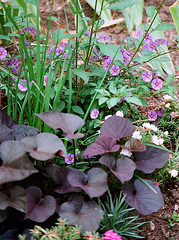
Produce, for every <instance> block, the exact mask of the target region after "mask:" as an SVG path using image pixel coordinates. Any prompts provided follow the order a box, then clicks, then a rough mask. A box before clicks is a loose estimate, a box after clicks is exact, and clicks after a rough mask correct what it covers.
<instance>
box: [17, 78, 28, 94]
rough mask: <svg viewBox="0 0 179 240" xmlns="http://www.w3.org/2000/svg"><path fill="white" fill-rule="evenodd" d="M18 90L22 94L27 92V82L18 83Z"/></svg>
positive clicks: (21, 80)
mask: <svg viewBox="0 0 179 240" xmlns="http://www.w3.org/2000/svg"><path fill="white" fill-rule="evenodd" d="M18 88H19V90H20V91H21V92H26V91H27V81H26V80H23V79H20V81H19V83H18Z"/></svg>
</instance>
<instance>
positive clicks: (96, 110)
mask: <svg viewBox="0 0 179 240" xmlns="http://www.w3.org/2000/svg"><path fill="white" fill-rule="evenodd" d="M98 115H99V111H98V109H93V110H92V111H91V114H90V117H91V118H92V119H95V118H97V117H98Z"/></svg>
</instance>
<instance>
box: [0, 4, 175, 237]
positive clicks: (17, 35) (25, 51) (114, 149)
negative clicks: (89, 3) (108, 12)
mask: <svg viewBox="0 0 179 240" xmlns="http://www.w3.org/2000/svg"><path fill="white" fill-rule="evenodd" d="M26 2H30V3H31V4H32V5H33V6H34V7H35V9H36V11H35V13H34V14H36V16H35V15H34V14H29V13H28V10H27V9H24V11H19V14H18V15H16V16H15V17H14V16H13V15H12V14H11V13H10V12H9V8H12V9H19V10H22V9H21V7H20V6H19V5H18V4H15V5H14V4H9V3H8V2H7V3H6V2H1V3H0V7H1V8H2V9H3V13H4V14H6V17H7V21H8V22H7V23H8V24H7V26H8V27H9V26H10V27H11V31H12V32H11V33H9V32H8V34H10V35H9V36H10V37H11V38H12V39H13V40H14V42H15V44H14V45H15V51H14V52H13V53H12V52H9V50H8V47H5V46H1V47H0V81H1V82H0V89H1V91H3V92H4V94H5V95H6V96H7V106H6V107H5V108H4V109H2V110H1V111H0V143H1V144H0V161H1V166H0V172H1V173H0V200H1V201H0V202H1V203H0V222H2V223H3V221H5V219H6V218H7V217H8V214H9V211H8V209H9V208H14V209H16V210H18V211H20V212H22V213H23V214H24V215H23V217H24V220H27V219H30V220H32V221H34V222H35V223H43V222H45V221H46V220H48V219H49V218H50V217H51V216H54V215H56V216H58V217H60V218H61V220H59V225H58V226H61V227H62V228H63V225H60V224H62V222H63V221H64V220H65V221H64V229H61V227H60V228H59V227H57V228H54V229H55V230H54V229H53V233H52V236H51V237H53V239H58V238H55V237H59V235H58V234H61V235H62V236H63V237H64V239H71V238H68V236H67V235H68V234H67V233H68V231H69V232H70V234H72V233H73V234H74V239H80V238H82V235H83V237H84V239H100V238H101V237H100V235H99V234H98V233H95V232H96V231H99V233H100V234H104V237H103V239H105V240H108V239H118V240H121V239H126V237H127V236H131V237H132V236H133V237H137V231H138V230H137V229H138V228H139V227H140V224H138V225H137V224H136V223H134V222H135V220H137V218H135V217H133V220H132V221H131V222H130V223H132V224H134V225H133V232H132V233H131V235H130V233H129V231H128V229H129V226H131V225H130V223H129V225H126V231H125V230H124V227H122V225H123V222H122V220H120V221H118V222H117V220H116V219H117V218H118V217H117V215H116V219H113V220H112V221H113V223H110V224H109V222H108V220H106V219H107V218H108V217H107V216H108V214H109V216H110V212H108V210H109V209H110V211H112V208H110V207H109V206H113V205H112V202H113V201H114V202H115V200H112V196H111V195H110V194H109V192H110V191H109V190H110V188H111V182H112V183H113V181H116V182H117V185H118V187H117V189H115V191H119V193H122V194H123V196H124V198H123V199H118V200H116V209H118V210H116V212H118V215H119V209H121V213H120V214H121V215H120V216H122V217H123V218H122V217H121V219H125V214H126V212H127V211H128V212H129V211H131V209H132V210H134V209H135V210H137V211H138V212H139V213H141V214H143V215H148V214H151V213H153V212H156V211H158V210H159V209H160V208H161V207H163V206H164V200H163V197H162V193H161V191H160V188H159V186H158V183H157V181H155V179H156V177H155V173H156V171H158V169H160V168H162V169H163V168H165V166H167V167H166V168H165V169H167V174H166V176H165V177H166V178H170V177H177V175H178V170H179V169H178V168H179V167H178V164H177V161H178V160H177V159H178V115H179V113H178V99H177V97H176V96H175V90H176V89H177V85H174V83H173V82H174V78H175V72H174V69H173V65H172V62H171V59H170V55H169V51H167V50H166V49H167V40H166V39H165V38H164V37H159V36H161V34H158V32H160V33H161V32H162V33H163V31H164V30H168V29H171V28H173V27H174V26H173V25H170V24H162V23H161V20H160V18H159V10H160V9H161V7H162V5H163V3H164V1H162V3H161V5H160V6H159V7H158V8H155V7H153V6H150V7H148V8H147V9H146V13H147V15H148V16H149V18H150V23H149V24H145V25H142V24H140V25H139V26H137V27H136V29H135V30H134V31H133V32H132V33H131V34H130V35H128V36H126V37H125V38H124V39H123V41H122V42H121V44H120V45H119V46H117V45H115V44H113V43H111V41H110V37H109V36H107V35H105V36H100V37H98V36H97V32H98V30H99V29H100V27H101V26H102V25H103V24H104V20H102V19H101V18H100V13H101V12H102V9H101V12H100V13H99V17H98V18H97V20H96V18H95V16H96V8H95V11H94V12H95V14H94V18H93V19H89V18H85V17H84V19H82V20H81V21H84V22H86V23H88V24H91V28H89V27H88V24H86V25H85V26H86V27H83V28H81V29H80V28H79V21H78V16H79V15H80V11H81V10H80V9H79V5H78V4H76V9H75V12H73V13H74V14H75V16H76V33H75V34H70V31H69V27H68V22H67V27H66V29H64V28H61V27H60V20H59V19H57V18H56V17H54V16H52V8H53V1H52V5H51V11H50V15H49V17H48V27H47V30H46V31H45V30H44V29H43V28H42V27H41V22H40V20H39V19H40V10H39V0H37V1H26ZM76 2H78V1H76ZM95 2H96V5H97V0H96V1H95ZM122 2H123V1H122ZM127 2H129V1H126V5H124V6H123V8H124V9H126V8H128V7H129V6H130V5H128V4H129V3H128V4H127ZM112 4H113V3H112ZM112 4H111V5H110V6H111V9H113V8H114V5H112ZM114 4H115V3H114ZM116 4H117V3H116ZM96 5H95V6H96ZM132 5H134V3H133V4H132ZM132 5H131V6H132ZM115 6H118V5H115ZM102 7H104V6H103V4H102ZM118 7H119V6H118ZM104 8H105V7H104ZM64 11H65V5H64ZM32 17H33V18H35V19H36V21H35V22H33V21H30V19H31V18H32ZM53 20H55V21H56V22H58V25H59V27H58V28H57V29H56V30H55V31H53V32H52V36H50V35H49V32H50V24H51V22H52V21H53ZM66 20H67V17H66ZM161 26H162V27H161ZM163 36H164V35H163ZM177 39H179V38H178V36H176V44H177ZM176 50H178V49H177V46H176ZM155 62H156V66H157V67H156V68H155V67H154V66H155ZM167 63H169V64H170V66H171V68H170V69H167V70H166V66H167ZM156 95H161V96H163V98H164V103H163V105H162V106H163V107H162V108H158V109H157V110H156V109H152V110H150V111H148V112H147V113H146V114H141V113H140V112H139V110H138V107H147V106H148V103H147V100H146V99H147V98H151V97H154V96H156ZM168 142H169V143H170V145H171V146H173V145H172V144H174V145H175V146H176V148H175V149H173V147H171V148H170V149H167V148H166V147H165V144H166V143H168ZM169 154H171V155H170V157H171V156H172V157H171V158H174V159H175V160H174V162H172V161H168V158H169ZM169 160H170V159H169ZM165 164H166V165H165ZM174 170H175V171H174ZM152 174H153V175H152ZM170 174H171V175H170ZM31 175H32V176H33V175H37V176H39V177H40V176H45V177H46V178H47V179H48V181H47V182H48V183H51V184H52V185H53V189H50V191H47V192H48V194H46V193H45V192H43V190H44V189H42V188H41V184H38V186H35V185H34V184H31V180H30V181H29V179H31ZM161 178H162V177H161ZM157 180H158V179H157ZM160 180H161V179H159V181H160ZM49 192H52V194H49ZM116 193H117V192H114V193H113V194H116ZM107 194H108V195H110V201H111V205H110V204H107V205H105V204H103V200H104V202H106V203H107V198H106V195H107ZM117 194H118V193H117ZM57 196H58V197H57ZM108 200H109V199H108ZM124 201H125V202H126V205H125V207H122V204H121V205H120V204H119V203H121V202H124ZM100 202H101V203H100ZM99 203H100V204H99ZM128 205H129V206H131V209H130V208H129V209H128ZM105 206H106V207H105ZM107 206H108V207H107ZM107 208H108V210H107ZM114 209H115V207H114V206H113V210H114ZM127 209H128V210H127ZM119 219H120V218H119ZM126 219H127V220H126V221H127V222H129V221H130V217H128V218H127V217H126ZM115 220H116V221H115ZM118 223H120V224H118ZM68 225H70V226H75V227H70V226H68ZM59 229H60V230H59ZM45 231H46V230H44V229H43V228H41V227H38V226H37V228H35V230H34V232H33V233H35V234H36V237H39V238H38V239H52V238H47V237H46V236H45V237H44V238H43V237H42V233H45V234H46V233H49V232H51V230H49V231H46V232H45ZM58 231H59V233H58ZM38 234H39V236H38ZM54 234H56V235H54ZM65 234H67V235H65ZM90 234H91V235H90ZM85 236H86V238H85ZM87 236H88V237H87ZM90 236H91V238H90ZM65 237H66V238H65ZM21 239H23V236H21ZM61 239H63V238H61Z"/></svg>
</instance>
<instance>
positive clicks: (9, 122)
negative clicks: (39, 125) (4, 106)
mask: <svg viewBox="0 0 179 240" xmlns="http://www.w3.org/2000/svg"><path fill="white" fill-rule="evenodd" d="M0 124H4V125H6V126H7V127H8V128H12V126H13V125H16V124H17V122H16V121H14V119H13V118H11V117H10V116H8V115H7V114H6V113H5V112H3V111H2V110H0Z"/></svg>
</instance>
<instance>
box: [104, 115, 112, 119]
mask: <svg viewBox="0 0 179 240" xmlns="http://www.w3.org/2000/svg"><path fill="white" fill-rule="evenodd" d="M111 116H112V115H107V116H106V117H105V118H104V120H107V119H108V118H110V117H111Z"/></svg>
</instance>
